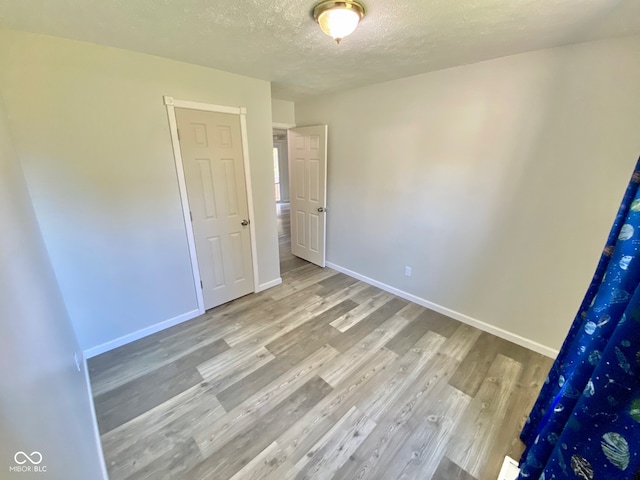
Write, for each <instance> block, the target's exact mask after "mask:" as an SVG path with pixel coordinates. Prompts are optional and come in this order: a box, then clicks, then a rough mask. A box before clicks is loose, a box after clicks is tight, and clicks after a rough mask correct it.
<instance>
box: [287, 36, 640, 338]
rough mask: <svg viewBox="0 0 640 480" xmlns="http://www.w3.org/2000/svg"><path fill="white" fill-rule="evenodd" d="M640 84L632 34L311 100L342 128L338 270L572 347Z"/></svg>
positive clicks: (333, 238) (315, 117) (334, 166)
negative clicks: (567, 340) (407, 272)
mask: <svg viewBox="0 0 640 480" xmlns="http://www.w3.org/2000/svg"><path fill="white" fill-rule="evenodd" d="M639 85H640V37H629V38H622V39H614V40H609V41H600V42H594V43H587V44H581V45H575V46H570V47H564V48H557V49H550V50H544V51H538V52H532V53H527V54H522V55H516V56H511V57H506V58H501V59H497V60H491V61H487V62H482V63H478V64H474V65H468V66H463V67H457V68H451V69H447V70H442V71H438V72H433V73H429V74H425V75H420V76H415V77H411V78H406V79H402V80H397V81H392V82H388V83H383V84H378V85H374V86H370V87H366V88H359V89H355V90H350V91H346V92H344V93H341V94H336V95H331V96H322V97H318V98H314V99H311V100H308V101H301V102H297V103H296V106H295V110H296V123H297V124H298V125H308V124H316V123H327V124H328V125H329V152H328V153H329V166H328V169H329V180H328V211H329V213H328V214H327V218H328V247H327V248H328V250H327V255H328V260H329V261H331V262H333V263H335V264H338V265H340V266H343V267H346V268H348V269H351V270H353V271H355V272H358V273H360V274H362V275H365V276H368V277H370V278H373V279H375V280H378V281H381V282H384V283H386V284H388V285H391V286H393V287H396V288H398V289H401V290H403V291H405V292H408V293H410V294H413V295H417V296H418V297H421V298H422V299H425V300H427V301H430V302H434V303H436V304H438V305H440V306H443V307H446V308H449V309H452V310H454V311H456V312H458V313H461V314H464V315H467V316H470V317H472V318H474V319H477V320H480V321H482V322H486V323H488V324H490V325H492V326H493V327H494V328H500V329H504V330H506V331H508V332H511V333H513V334H516V335H520V336H522V337H524V338H526V339H529V340H531V341H533V342H538V343H539V344H542V345H544V346H547V347H551V348H552V349H557V348H559V346H560V345H561V342H562V340H563V339H564V336H565V335H566V331H567V329H568V327H569V324H570V322H571V320H572V319H573V317H574V315H575V312H576V310H577V308H578V305H579V303H580V301H581V299H582V297H583V295H584V292H585V291H586V287H587V285H588V283H589V281H590V279H591V276H592V274H593V271H594V268H595V266H596V263H597V260H598V258H599V255H600V252H601V249H602V247H603V245H604V242H605V240H606V236H607V234H608V231H609V228H610V226H611V223H612V221H613V218H614V216H615V213H616V211H617V208H618V206H619V203H620V200H621V198H622V195H623V193H624V190H625V187H626V185H627V182H628V180H629V178H630V175H631V173H632V170H633V167H634V165H635V162H636V159H637V157H638V154H640V134H639V130H638V125H640V88H638V86H639ZM405 265H408V266H411V267H412V268H413V276H412V277H411V278H409V277H405V276H404V266H405Z"/></svg>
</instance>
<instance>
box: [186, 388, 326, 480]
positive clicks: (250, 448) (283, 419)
mask: <svg viewBox="0 0 640 480" xmlns="http://www.w3.org/2000/svg"><path fill="white" fill-rule="evenodd" d="M330 391H331V387H330V386H329V385H328V384H327V383H326V382H325V381H324V380H322V379H321V378H319V377H314V378H312V379H311V380H309V381H308V382H307V383H306V384H304V385H303V386H301V387H300V388H298V389H297V390H295V391H294V392H293V393H292V394H291V395H289V396H288V397H287V398H285V399H284V400H283V401H282V402H280V403H279V404H278V405H277V406H275V407H274V408H272V409H271V410H269V411H268V412H266V413H265V414H264V415H262V416H260V418H259V420H258V419H256V421H255V422H254V423H253V424H251V425H248V426H247V427H246V428H245V429H243V430H242V431H240V432H238V434H236V435H232V436H230V437H228V438H227V439H226V441H225V442H224V443H223V445H222V447H221V448H220V449H218V450H216V451H214V452H212V453H211V454H209V455H207V454H205V455H203V456H204V457H205V460H204V461H203V462H201V463H200V464H198V465H197V466H196V467H194V468H193V469H191V470H190V471H189V472H187V473H186V474H185V475H184V479H185V480H196V479H198V480H199V479H218V478H220V479H223V478H230V477H232V476H233V475H235V474H236V473H237V472H239V471H240V470H241V469H242V468H243V467H244V466H245V465H246V464H247V463H249V462H250V461H251V459H253V458H254V457H255V456H256V455H258V454H259V453H260V452H261V451H262V450H264V449H265V448H266V447H267V446H268V445H269V444H271V443H272V442H273V441H274V440H275V439H276V438H277V437H278V436H279V435H280V434H281V433H282V432H283V431H285V430H287V429H288V428H289V427H290V426H291V425H293V424H294V423H295V422H296V421H297V420H298V419H299V418H301V417H302V416H304V415H305V413H306V412H307V411H309V410H310V409H311V408H312V407H313V406H314V405H315V404H316V403H318V402H319V401H320V400H321V399H322V398H323V397H324V396H326V395H327V394H328V393H329V392H330Z"/></svg>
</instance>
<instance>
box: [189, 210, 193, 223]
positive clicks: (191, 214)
mask: <svg viewBox="0 0 640 480" xmlns="http://www.w3.org/2000/svg"><path fill="white" fill-rule="evenodd" d="M189 218H191V221H192V222H193V213H191V212H189Z"/></svg>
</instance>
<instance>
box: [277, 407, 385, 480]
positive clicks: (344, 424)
mask: <svg viewBox="0 0 640 480" xmlns="http://www.w3.org/2000/svg"><path fill="white" fill-rule="evenodd" d="M375 427H376V424H375V422H373V421H371V420H370V419H369V418H367V416H366V415H363V414H362V412H360V411H359V410H358V409H357V408H356V407H352V408H351V409H350V410H349V411H348V412H347V413H346V414H345V415H344V416H343V417H342V418H341V419H340V420H338V421H337V422H336V424H335V425H334V427H333V428H332V429H331V430H329V431H328V432H327V434H326V435H325V436H324V437H322V438H321V439H320V441H319V442H318V443H317V444H316V445H315V446H314V447H313V448H312V449H311V450H309V451H308V452H307V454H306V455H305V456H303V457H302V458H301V459H300V460H299V461H298V462H297V463H296V464H295V466H294V472H295V473H296V475H295V478H296V480H310V479H313V480H329V479H331V478H333V476H334V475H335V472H336V471H337V470H338V469H339V468H340V467H341V466H342V465H344V463H345V462H346V461H347V459H348V458H349V456H350V455H351V454H352V453H353V452H354V451H355V450H356V449H357V448H358V447H359V446H360V444H361V443H362V442H363V441H364V440H365V439H366V438H367V436H368V435H369V434H370V433H371V432H372V431H373V429H374V428H375ZM292 473H293V472H292ZM289 476H291V475H289Z"/></svg>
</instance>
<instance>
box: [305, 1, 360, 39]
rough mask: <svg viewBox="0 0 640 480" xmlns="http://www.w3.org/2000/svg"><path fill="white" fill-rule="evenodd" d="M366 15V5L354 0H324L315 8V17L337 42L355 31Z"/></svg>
mask: <svg viewBox="0 0 640 480" xmlns="http://www.w3.org/2000/svg"><path fill="white" fill-rule="evenodd" d="M363 17H364V5H362V4H361V3H359V2H356V1H353V0H344V1H333V0H324V1H322V2H320V3H319V4H317V5H316V6H315V7H314V8H313V18H314V19H315V20H316V22H318V25H320V28H321V29H322V31H323V32H324V33H326V34H327V35H329V36H330V37H331V38H333V39H334V40H335V41H336V43H340V41H341V40H342V39H343V38H344V37H346V36H347V35H350V34H352V33H353V32H354V30H355V29H356V27H357V26H358V23H360V20H362V18H363Z"/></svg>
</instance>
